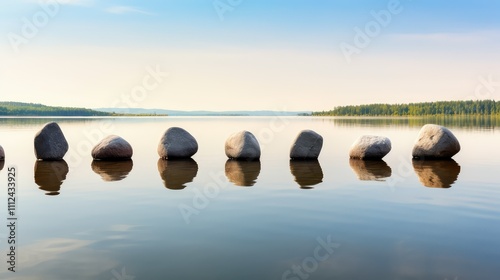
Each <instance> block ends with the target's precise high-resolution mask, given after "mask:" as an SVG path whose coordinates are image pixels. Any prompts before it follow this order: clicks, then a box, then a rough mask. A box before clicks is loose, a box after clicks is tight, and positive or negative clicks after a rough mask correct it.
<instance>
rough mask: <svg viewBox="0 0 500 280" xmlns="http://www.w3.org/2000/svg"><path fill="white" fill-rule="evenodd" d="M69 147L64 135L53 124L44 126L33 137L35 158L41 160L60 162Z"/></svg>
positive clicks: (56, 125)
mask: <svg viewBox="0 0 500 280" xmlns="http://www.w3.org/2000/svg"><path fill="white" fill-rule="evenodd" d="M68 149H69V145H68V142H67V141H66V138H65V137H64V134H63V132H62V130H61V128H60V127H59V125H58V124H57V123H55V122H51V123H48V124H46V125H45V126H44V127H43V128H42V129H41V130H40V131H38V133H37V134H36V135H35V156H36V158H37V159H41V160H61V159H62V158H63V157H64V155H65V154H66V152H68Z"/></svg>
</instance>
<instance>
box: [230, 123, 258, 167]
mask: <svg viewBox="0 0 500 280" xmlns="http://www.w3.org/2000/svg"><path fill="white" fill-rule="evenodd" d="M225 152H226V156H227V157H228V158H230V159H246V160H256V159H259V158H260V145H259V141H257V138H255V136H254V135H253V134H252V133H251V132H248V131H246V130H243V131H240V132H236V133H234V134H232V135H231V136H229V138H227V140H226V144H225Z"/></svg>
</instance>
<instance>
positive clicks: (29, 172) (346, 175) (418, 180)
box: [0, 117, 500, 280]
mask: <svg viewBox="0 0 500 280" xmlns="http://www.w3.org/2000/svg"><path fill="white" fill-rule="evenodd" d="M51 120H55V121H57V122H58V123H59V124H60V126H61V128H62V130H63V131H64V133H65V135H66V138H67V140H68V142H69V144H70V151H69V152H68V154H67V155H66V157H65V161H64V162H37V161H36V160H35V156H34V153H33V137H34V134H35V133H36V131H38V130H39V129H40V128H41V127H42V126H43V124H44V123H46V122H48V121H51ZM428 122H429V123H438V124H446V125H447V126H448V127H449V128H450V129H451V130H452V131H453V133H454V134H455V135H456V136H457V138H458V139H459V141H460V143H461V146H462V151H461V152H460V153H459V154H458V155H456V156H455V157H454V160H453V161H430V162H429V161H416V162H412V160H411V150H412V146H413V143H414V141H415V138H416V136H417V134H418V131H419V129H420V127H421V126H422V125H423V124H425V123H428ZM499 124H500V123H499V122H498V121H497V120H496V119H493V120H490V119H487V120H485V119H454V120H450V119H443V118H436V119H432V120H425V119H411V120H408V119H401V118H398V119H393V118H385V119H381V118H371V119H360V118H319V117H318V118H310V117H286V118H279V117H255V118H253V117H204V118H177V117H166V118H111V119H100V118H87V119H80V118H79V119H43V118H26V119H12V118H3V119H0V145H2V146H3V147H4V149H5V153H6V161H5V165H4V166H2V167H1V168H2V170H1V171H0V185H1V186H2V188H1V189H2V192H1V194H0V198H1V202H0V207H1V209H0V213H2V214H1V215H0V217H4V218H3V219H4V223H5V224H7V188H6V186H7V167H8V166H16V167H17V170H18V184H19V186H18V191H17V197H18V201H17V209H16V210H17V216H18V221H17V223H18V224H17V233H16V238H17V246H18V247H17V252H16V256H17V263H16V272H15V273H12V272H9V271H7V267H8V264H7V263H6V260H7V256H6V254H7V248H8V246H9V245H8V244H7V240H6V237H7V236H8V233H7V229H6V226H3V227H2V228H3V229H2V230H0V235H1V239H0V241H1V244H0V248H1V249H2V251H1V252H2V255H3V256H4V257H3V259H5V261H2V265H1V266H0V268H1V270H0V278H1V279H44V280H45V279H65V280H67V279H105V280H109V279H117V280H121V279H136V280H142V279H218V280H220V279H293V280H297V279H442V280H444V279H453V280H455V279H457V280H458V279H460V280H462V279H497V278H498V277H499V276H498V275H500V266H499V263H500V250H499V248H500V238H498V237H499V236H500V184H499V182H500V149H498V145H499V143H500V133H499V129H498V128H499ZM172 126H179V127H183V128H185V129H186V130H188V131H189V132H190V133H191V134H192V135H193V136H195V137H196V138H197V140H198V144H199V151H198V153H197V154H196V155H195V156H194V157H193V159H192V160H185V161H163V160H159V159H158V155H157V152H156V148H157V145H158V142H159V140H160V137H161V135H162V133H163V132H164V131H165V130H166V129H168V128H169V127H172ZM243 129H245V130H249V131H251V132H253V133H254V134H255V135H256V137H257V138H258V139H259V141H260V143H261V146H262V157H261V159H260V161H258V162H234V161H228V160H227V158H226V156H225V154H224V141H225V139H226V138H227V137H228V136H229V135H230V134H231V133H233V132H236V131H239V130H243ZM303 129H312V130H315V131H316V132H318V133H320V134H321V135H323V137H324V146H323V150H322V153H321V156H320V158H319V160H318V161H311V162H290V160H289V158H288V155H289V149H290V146H291V144H292V142H293V140H294V138H295V136H296V135H297V134H298V132H299V131H300V130H303ZM108 134H116V135H120V136H122V137H123V138H125V139H126V140H127V141H129V142H130V143H131V145H132V146H133V148H134V156H133V159H132V161H125V162H114V163H109V162H93V161H92V159H91V157H90V149H91V148H92V146H93V145H94V144H95V143H96V142H97V141H98V140H100V139H101V138H102V137H103V136H105V135H108ZM364 134H374V135H384V136H387V137H389V138H390V139H391V141H392V146H393V148H392V151H391V153H390V154H389V155H387V156H386V157H385V158H384V161H381V162H380V161H379V162H373V161H368V162H360V161H355V160H349V157H348V151H349V147H350V145H351V143H352V142H353V141H354V140H355V139H356V138H357V137H359V136H361V135H364ZM0 166H1V164H0Z"/></svg>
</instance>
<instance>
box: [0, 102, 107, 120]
mask: <svg viewBox="0 0 500 280" xmlns="http://www.w3.org/2000/svg"><path fill="white" fill-rule="evenodd" d="M0 116H66V117H74V116H78V117H80V116H85V117H86V116H113V114H112V113H107V112H101V111H95V110H91V109H85V108H72V107H52V106H46V105H42V104H35V103H22V102H0Z"/></svg>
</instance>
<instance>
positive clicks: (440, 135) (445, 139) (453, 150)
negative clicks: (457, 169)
mask: <svg viewBox="0 0 500 280" xmlns="http://www.w3.org/2000/svg"><path fill="white" fill-rule="evenodd" d="M459 151H460V143H459V142H458V139H457V138H456V137H455V135H453V133H452V132H451V131H450V130H449V129H447V128H446V127H443V126H440V125H435V124H426V125H424V126H423V127H422V129H421V130H420V133H419V134H418V138H417V141H416V142H415V145H414V146H413V152H412V156H413V157H414V158H428V159H433V158H434V159H449V158H451V157H452V156H454V155H456V154H457V153H458V152H459Z"/></svg>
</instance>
